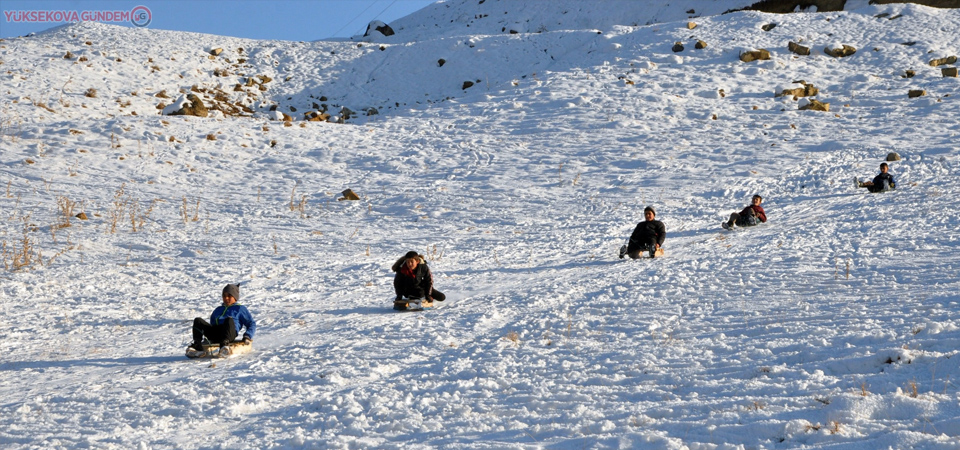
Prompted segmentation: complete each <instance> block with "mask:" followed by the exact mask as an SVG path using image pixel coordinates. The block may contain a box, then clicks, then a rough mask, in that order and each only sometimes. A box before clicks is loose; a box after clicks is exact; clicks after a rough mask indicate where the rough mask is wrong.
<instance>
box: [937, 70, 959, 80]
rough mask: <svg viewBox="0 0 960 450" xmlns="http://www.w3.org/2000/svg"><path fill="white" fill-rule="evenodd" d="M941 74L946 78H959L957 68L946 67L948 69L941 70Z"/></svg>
mask: <svg viewBox="0 0 960 450" xmlns="http://www.w3.org/2000/svg"><path fill="white" fill-rule="evenodd" d="M940 73H941V74H943V76H944V77H953V78H956V77H957V68H956V67H946V68H943V69H940Z"/></svg>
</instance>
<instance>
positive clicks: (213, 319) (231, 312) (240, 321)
mask: <svg viewBox="0 0 960 450" xmlns="http://www.w3.org/2000/svg"><path fill="white" fill-rule="evenodd" d="M228 317H232V318H233V323H234V324H236V326H237V336H239V335H240V329H241V328H243V327H246V329H247V331H246V332H245V333H243V337H248V338H250V339H253V335H254V334H256V332H257V321H255V320H253V315H252V314H250V311H248V310H247V307H246V306H243V305H241V304H239V303H234V304H232V305H230V306H224V305H220V306H218V307H217V309H215V310H213V314H210V324H211V325H220V324H223V323H226V321H227V318H228Z"/></svg>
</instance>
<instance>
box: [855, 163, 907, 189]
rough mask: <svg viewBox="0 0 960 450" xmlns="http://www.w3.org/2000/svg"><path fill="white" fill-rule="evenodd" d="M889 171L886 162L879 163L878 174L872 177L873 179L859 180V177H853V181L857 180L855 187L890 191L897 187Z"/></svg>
mask: <svg viewBox="0 0 960 450" xmlns="http://www.w3.org/2000/svg"><path fill="white" fill-rule="evenodd" d="M889 171H890V166H888V165H887V163H880V174H879V175H877V176H875V177H873V181H862V182H861V181H860V179H859V178H854V181H856V182H857V187H862V188H867V190H868V191H870V192H884V191H890V190H893V189H896V188H897V183H896V181H894V180H893V175H890V173H889Z"/></svg>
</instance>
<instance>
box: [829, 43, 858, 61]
mask: <svg viewBox="0 0 960 450" xmlns="http://www.w3.org/2000/svg"><path fill="white" fill-rule="evenodd" d="M823 52H824V53H826V54H828V55H830V56H832V57H834V58H845V57H847V56H850V55H852V54H854V53H856V52H857V49H856V48H854V47H851V46H849V45H847V44H843V47H842V48H830V47H824V48H823Z"/></svg>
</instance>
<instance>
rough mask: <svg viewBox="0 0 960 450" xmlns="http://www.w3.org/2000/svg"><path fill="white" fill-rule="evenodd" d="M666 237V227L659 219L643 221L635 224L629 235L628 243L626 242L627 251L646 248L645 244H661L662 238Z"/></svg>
mask: <svg viewBox="0 0 960 450" xmlns="http://www.w3.org/2000/svg"><path fill="white" fill-rule="evenodd" d="M666 238H667V227H665V226H663V222H661V221H659V220H650V221H647V220H645V221H643V222H640V223H638V224H637V227H636V228H634V229H633V234H631V235H630V243H629V244H627V253H630V252H635V251H642V250H646V248H647V246H649V245H652V244H657V245H659V246H661V247H662V246H663V240H664V239H666Z"/></svg>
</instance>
